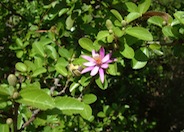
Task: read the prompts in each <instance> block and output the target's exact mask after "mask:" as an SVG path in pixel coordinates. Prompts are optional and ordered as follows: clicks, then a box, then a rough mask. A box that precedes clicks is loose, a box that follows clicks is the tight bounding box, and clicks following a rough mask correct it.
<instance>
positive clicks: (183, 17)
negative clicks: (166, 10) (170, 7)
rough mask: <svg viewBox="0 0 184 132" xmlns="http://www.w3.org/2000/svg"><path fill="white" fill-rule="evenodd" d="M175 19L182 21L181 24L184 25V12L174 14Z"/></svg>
mask: <svg viewBox="0 0 184 132" xmlns="http://www.w3.org/2000/svg"><path fill="white" fill-rule="evenodd" d="M174 17H175V18H176V19H177V20H179V21H180V23H182V24H184V11H177V12H176V13H174Z"/></svg>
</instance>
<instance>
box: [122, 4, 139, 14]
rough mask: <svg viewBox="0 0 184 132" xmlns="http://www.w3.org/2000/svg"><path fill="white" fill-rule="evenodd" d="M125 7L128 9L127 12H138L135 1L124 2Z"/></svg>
mask: <svg viewBox="0 0 184 132" xmlns="http://www.w3.org/2000/svg"><path fill="white" fill-rule="evenodd" d="M125 5H126V7H127V9H128V12H138V7H137V5H136V4H135V3H133V2H126V3H125Z"/></svg>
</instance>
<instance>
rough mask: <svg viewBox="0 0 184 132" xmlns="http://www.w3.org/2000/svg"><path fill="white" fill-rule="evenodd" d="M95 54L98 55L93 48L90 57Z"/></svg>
mask: <svg viewBox="0 0 184 132" xmlns="http://www.w3.org/2000/svg"><path fill="white" fill-rule="evenodd" d="M96 55H98V54H97V53H96V52H95V50H92V57H93V58H94V57H95V56H96Z"/></svg>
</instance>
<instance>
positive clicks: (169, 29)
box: [162, 26, 175, 37]
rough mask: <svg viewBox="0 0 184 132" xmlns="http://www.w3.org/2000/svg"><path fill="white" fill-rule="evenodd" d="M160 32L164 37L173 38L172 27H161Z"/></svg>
mask: <svg viewBox="0 0 184 132" xmlns="http://www.w3.org/2000/svg"><path fill="white" fill-rule="evenodd" d="M162 32H163V34H164V35H165V36H166V37H175V35H174V34H173V32H172V27H171V26H165V27H163V28H162Z"/></svg>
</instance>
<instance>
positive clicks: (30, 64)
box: [24, 60, 36, 71]
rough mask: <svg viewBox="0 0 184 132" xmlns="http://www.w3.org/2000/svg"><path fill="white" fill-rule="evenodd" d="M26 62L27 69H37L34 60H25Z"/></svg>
mask: <svg viewBox="0 0 184 132" xmlns="http://www.w3.org/2000/svg"><path fill="white" fill-rule="evenodd" d="M24 64H25V65H26V66H27V71H34V70H35V69H36V66H35V64H34V63H33V62H32V61H29V60H25V61H24Z"/></svg>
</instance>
